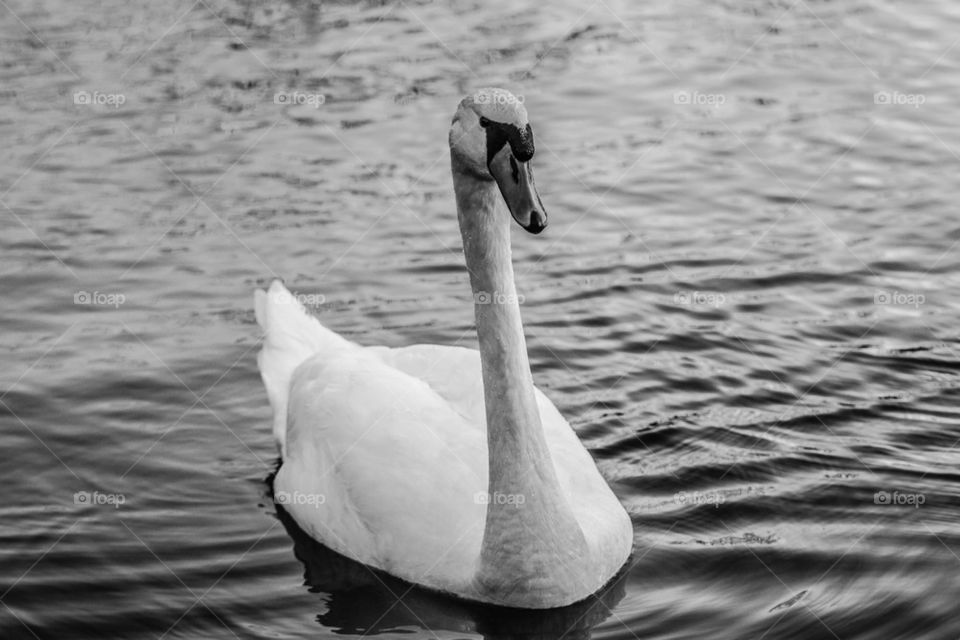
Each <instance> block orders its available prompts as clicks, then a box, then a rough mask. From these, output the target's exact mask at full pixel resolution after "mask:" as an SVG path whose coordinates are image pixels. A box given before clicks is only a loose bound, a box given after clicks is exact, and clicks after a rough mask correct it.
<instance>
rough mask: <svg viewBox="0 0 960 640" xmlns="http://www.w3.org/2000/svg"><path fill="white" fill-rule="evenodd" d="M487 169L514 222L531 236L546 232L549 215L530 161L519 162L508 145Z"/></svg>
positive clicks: (494, 157)
mask: <svg viewBox="0 0 960 640" xmlns="http://www.w3.org/2000/svg"><path fill="white" fill-rule="evenodd" d="M488 167H489V169H490V173H491V174H492V175H493V179H494V180H496V181H497V185H498V186H499V187H500V193H501V194H502V195H503V199H504V200H505V201H506V202H507V207H508V208H509V209H510V215H512V216H513V219H514V220H516V221H517V223H518V224H519V225H520V226H521V227H523V228H524V229H526V230H527V231H529V232H530V233H540V232H541V231H543V230H544V229H545V228H546V227H547V212H546V210H545V209H544V208H543V203H542V202H540V194H539V193H537V186H536V185H535V184H534V182H533V168H532V167H531V166H530V162H520V161H519V160H517V159H516V157H514V155H513V152H512V151H511V149H510V145H508V144H505V145H503V148H502V149H500V151H498V152H497V154H496V155H494V156H493V158H491V159H490V162H489V164H488Z"/></svg>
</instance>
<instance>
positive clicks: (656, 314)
mask: <svg viewBox="0 0 960 640" xmlns="http://www.w3.org/2000/svg"><path fill="white" fill-rule="evenodd" d="M0 5H2V6H0V16H2V17H0V52H2V53H0V79H2V80H0V132H2V139H3V145H2V161H0V229H2V233H0V274H2V275H0V300H2V302H3V304H2V306H0V354H2V364H3V366H2V367H0V425H2V427H0V447H2V451H3V459H4V460H3V464H2V465H0V485H2V487H3V489H2V491H3V494H2V495H3V498H2V501H0V513H2V517H0V605H2V606H0V637H3V638H5V639H7V638H39V639H43V640H46V639H47V638H55V639H61V638H70V639H73V638H91V639H93V638H96V639H102V638H125V639H126V638H154V639H159V638H167V639H174V638H242V639H244V640H245V639H248V638H317V637H330V638H332V637H345V636H346V637H352V636H361V635H377V636H379V637H384V638H400V637H403V638H411V637H413V638H425V639H426V638H440V639H443V640H446V639H448V638H450V639H452V638H458V639H459V638H481V637H486V638H506V637H509V638H559V637H566V638H588V637H593V638H597V639H600V638H604V639H606V638H643V639H646V638H657V639H666V638H670V639H680V638H714V639H716V638H731V639H733V638H803V639H810V638H838V639H848V638H850V639H854V638H855V639H867V638H877V639H884V640H887V639H890V638H912V639H920V638H931V639H941V638H943V639H949V638H953V639H955V638H957V637H958V636H960V615H958V614H957V602H958V601H960V515H958V514H960V499H958V492H960V449H958V443H960V409H958V402H960V355H958V353H960V328H958V327H960V323H958V313H960V296H958V291H960V289H958V287H960V259H958V258H960V215H958V209H957V204H956V203H957V202H958V198H960V181H958V179H957V176H958V175H960V127H958V126H957V114H958V103H960V64H958V63H960V36H958V34H960V5H957V4H956V3H952V2H948V1H947V0H935V1H927V2H923V1H921V2H916V3H894V2H889V1H882V0H880V1H875V2H862V1H854V2H848V3H835V2H823V1H813V0H794V1H771V2H750V3H738V2H732V1H727V0H724V1H722V2H707V1H705V0H684V1H678V2H669V3H668V2H647V3H629V2H625V1H616V0H598V1H597V2H595V3H591V2H586V3H579V2H572V1H568V2H559V3H551V4H550V5H549V6H545V5H543V4H541V3H536V2H529V1H520V2H516V1H515V2H501V1H495V2H491V3H479V2H477V3H471V2H461V1H459V0H457V1H454V2H435V3H431V2H398V3H394V2H383V3H379V2H369V3H313V2H307V1H305V0H298V1H294V0H289V1H279V0H271V1H268V2H252V1H244V0H198V1H196V2H194V1H193V0H187V1H175V2H160V3H157V2H144V1H142V0H138V1H134V2H119V1H114V2H111V1H106V0H105V1H97V2H92V1H86V0H73V1H70V2H67V1H65V0H37V1H30V0H6V1H5V2H3V3H0ZM486 85H500V86H504V87H506V88H509V89H511V90H512V91H514V93H516V94H517V95H518V96H521V97H522V98H523V99H524V101H525V104H526V106H527V109H528V111H529V112H530V116H531V121H532V123H533V127H534V130H535V133H536V136H537V155H536V158H535V159H534V165H535V168H536V177H537V181H538V185H539V187H540V191H541V194H542V197H543V201H544V204H545V206H546V207H547V210H548V211H549V213H550V227H549V228H548V229H547V230H546V231H545V232H544V233H543V234H542V235H540V236H536V237H534V236H529V235H527V234H525V233H523V231H522V230H520V229H519V228H518V229H515V233H514V258H515V265H516V271H517V277H518V288H519V291H520V292H521V294H522V295H523V296H524V301H523V306H522V312H523V316H524V321H525V327H526V333H527V336H528V344H529V349H530V356H531V363H532V367H533V374H534V379H535V381H536V382H537V384H539V385H540V386H541V387H542V388H543V389H544V390H545V392H546V393H547V394H548V395H549V396H550V397H551V399H552V400H553V401H554V402H555V403H556V404H557V406H558V407H559V408H560V409H561V411H562V412H563V413H564V414H565V415H566V416H567V418H568V419H569V420H570V422H571V425H572V426H573V427H574V428H575V429H576V431H577V433H578V435H579V436H580V438H581V439H582V440H583V442H584V443H585V445H586V446H587V447H588V448H589V450H590V452H591V453H592V455H593V456H594V458H595V459H596V461H597V464H598V466H599V467H600V469H601V471H602V472H603V473H604V475H605V476H606V477H607V478H608V479H609V480H610V483H611V486H612V487H613V488H614V490H615V492H616V493H617V495H618V496H619V497H620V498H621V500H622V501H623V503H624V504H625V505H626V507H627V509H628V511H629V512H630V515H631V517H632V519H633V523H634V531H635V549H634V554H633V557H632V559H631V561H630V563H629V565H628V567H627V568H626V570H625V571H624V573H623V574H622V575H621V576H620V577H619V578H618V579H617V581H615V582H614V583H613V584H612V585H611V586H610V587H609V588H608V589H607V590H606V591H605V592H604V593H603V594H601V597H599V598H597V599H591V600H589V601H587V602H586V603H585V604H584V605H582V606H580V607H573V608H571V609H565V610H559V611H551V612H541V613H531V612H526V613H524V612H515V611H505V610H496V609H491V608H489V607H478V606H473V605H468V604H464V603H461V602H456V601H452V600H449V599H445V598H441V597H438V596H435V595H433V594H430V593H427V592H424V591H421V590H419V589H411V588H410V587H409V586H408V585H404V584H402V583H397V582H396V581H393V580H391V579H389V578H386V577H384V576H380V575H376V574H373V573H371V572H369V571H367V570H366V569H365V568H364V567H362V566H358V565H355V564H353V563H351V562H349V561H347V560H345V559H343V558H340V557H338V556H335V555H333V554H332V553H330V552H329V551H326V550H325V549H324V548H322V547H321V546H319V545H318V544H315V543H313V542H312V541H311V540H309V538H306V537H305V536H304V534H303V533H302V532H300V531H298V530H297V529H296V527H295V526H293V525H292V524H291V523H290V521H289V519H288V518H286V517H285V516H284V514H283V512H282V509H278V508H277V507H276V506H275V505H274V503H273V500H272V497H271V489H270V477H271V474H272V473H273V472H274V470H275V469H276V466H277V463H278V457H277V453H276V449H275V447H274V444H273V441H272V436H271V432H270V420H271V414H270V410H269V407H268V404H267V398H266V394H265V393H264V391H263V388H262V384H261V382H260V379H259V374H258V372H257V367H256V353H257V351H258V349H259V341H260V332H259V329H258V327H257V325H256V323H255V320H254V317H253V309H252V300H253V290H254V289H256V288H258V287H263V286H265V285H267V284H268V283H269V281H270V280H271V279H273V278H275V277H279V278H283V279H284V280H285V282H286V283H287V284H288V286H289V287H290V288H291V289H292V290H294V291H295V292H297V293H299V294H302V295H303V296H304V299H306V300H307V301H308V302H310V303H311V307H312V309H313V310H314V311H315V313H316V314H317V315H318V316H319V317H320V319H321V320H322V322H324V323H325V324H326V325H327V326H329V327H331V328H333V329H335V330H337V331H339V332H341V333H342V334H343V335H345V336H347V337H349V338H350V339H353V340H356V341H358V342H360V343H363V344H386V345H393V346H401V345H409V344H416V343H424V342H435V343H442V344H461V345H464V346H471V347H475V346H476V337H475V334H474V332H473V308H472V297H471V295H470V290H469V285H468V281H467V275H466V271H465V269H464V267H463V255H462V251H461V247H460V237H459V232H458V229H457V225H456V215H455V209H454V203H453V196H452V188H451V179H450V174H449V158H448V153H447V141H446V132H447V128H448V127H449V123H450V118H451V117H452V115H453V112H454V110H455V108H456V105H457V102H458V101H459V99H460V98H461V97H462V96H463V95H465V94H467V93H470V92H471V91H472V90H473V89H475V88H477V87H481V86H486Z"/></svg>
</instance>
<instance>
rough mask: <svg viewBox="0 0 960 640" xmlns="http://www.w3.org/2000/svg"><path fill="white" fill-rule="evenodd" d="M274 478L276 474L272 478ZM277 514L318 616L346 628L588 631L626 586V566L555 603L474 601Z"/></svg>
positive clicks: (498, 635)
mask: <svg viewBox="0 0 960 640" xmlns="http://www.w3.org/2000/svg"><path fill="white" fill-rule="evenodd" d="M267 483H268V485H270V486H271V488H272V485H273V476H272V474H271V476H270V477H269V478H267ZM277 517H278V518H279V519H280V522H281V523H282V524H283V526H284V528H286V530H287V533H288V534H289V535H290V537H291V538H293V552H294V554H295V555H296V556H297V559H298V560H300V562H302V563H303V566H304V581H305V583H306V584H307V586H309V587H310V590H311V591H316V592H323V593H325V594H327V597H326V599H325V600H326V611H325V612H324V613H321V614H319V615H317V621H318V622H319V623H320V624H322V625H324V626H325V627H328V628H330V629H333V630H334V631H335V632H336V633H340V634H356V635H375V634H380V633H387V632H391V631H397V630H401V629H403V630H409V629H411V628H417V629H423V630H426V631H455V632H460V633H476V634H481V635H482V636H483V637H484V638H486V639H487V640H495V639H506V638H510V639H512V640H522V639H533V638H537V639H538V640H540V639H542V638H553V637H563V638H565V639H569V640H577V639H582V640H586V639H587V638H589V637H590V633H591V630H592V629H593V628H594V627H595V626H597V625H598V624H600V623H601V622H603V621H604V620H605V619H607V618H608V617H609V616H610V614H611V610H612V609H613V608H614V607H615V606H617V604H618V603H619V602H620V600H621V599H623V597H624V594H625V582H626V578H627V575H628V574H627V572H626V571H621V572H620V574H619V575H617V576H616V577H615V578H614V579H613V580H611V581H610V582H609V583H608V584H607V585H606V586H605V587H604V588H603V589H602V590H600V591H599V592H597V593H596V594H594V595H593V596H592V597H589V598H587V599H586V600H582V601H580V602H578V603H576V604H572V605H569V606H566V607H560V608H557V609H539V610H536V609H511V608H507V607H500V606H496V605H489V604H481V603H477V602H469V601H467V600H461V599H458V598H454V597H451V596H446V595H443V594H440V593H436V592H433V591H430V590H428V589H424V588H421V587H418V586H416V585H413V584H410V583H409V582H405V581H403V580H400V579H398V578H395V577H393V576H391V575H389V574H387V573H384V572H382V571H378V570H376V569H374V568H372V567H369V566H366V565H363V564H360V563H359V562H356V561H354V560H351V559H350V558H347V557H346V556H342V555H340V554H339V553H337V552H335V551H333V550H331V549H330V548H328V547H325V546H324V545H322V544H320V543H319V542H317V541H316V540H314V539H313V538H311V537H310V536H309V535H307V534H306V533H305V532H304V531H303V530H302V529H301V528H300V527H299V526H297V523H296V522H294V520H293V518H291V517H290V515H289V514H288V513H287V512H286V511H285V510H284V509H283V507H282V506H280V505H277Z"/></svg>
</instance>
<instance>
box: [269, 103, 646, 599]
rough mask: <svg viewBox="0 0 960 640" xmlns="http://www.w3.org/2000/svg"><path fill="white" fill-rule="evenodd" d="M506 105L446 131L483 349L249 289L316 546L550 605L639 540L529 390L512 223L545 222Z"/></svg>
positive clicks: (443, 583)
mask: <svg viewBox="0 0 960 640" xmlns="http://www.w3.org/2000/svg"><path fill="white" fill-rule="evenodd" d="M507 97H509V98H512V96H510V94H508V93H506V92H503V91H501V90H483V91H481V92H478V94H475V95H474V96H472V97H470V98H466V99H464V101H463V102H461V104H460V108H459V109H458V112H457V116H456V117H455V118H454V124H453V127H452V129H451V157H452V165H453V173H454V185H455V191H456V194H457V204H458V217H459V221H460V226H461V232H462V235H463V239H464V253H465V256H466V258H467V267H468V270H469V271H470V276H471V286H472V288H473V289H474V293H475V296H476V294H478V293H482V292H487V293H496V294H497V298H496V299H497V301H493V302H489V303H483V302H478V304H476V305H475V311H476V315H477V329H478V337H479V341H480V351H475V350H472V349H466V348H461V347H452V346H440V345H415V346H409V347H403V348H390V347H383V346H368V347H365V346H360V345H358V344H355V343H353V342H351V341H348V340H346V339H344V338H343V337H341V336H339V335H337V334H336V333H334V332H333V331H330V330H329V329H327V328H325V327H323V326H322V325H321V324H320V322H319V321H318V320H317V319H316V318H314V317H312V316H310V315H309V314H307V312H306V311H305V309H304V308H303V307H302V306H301V305H300V304H299V302H298V301H297V300H296V299H295V298H294V297H293V296H292V295H291V294H290V293H289V292H288V291H287V289H286V288H285V287H284V286H283V284H281V283H280V282H279V281H274V282H273V283H272V284H271V286H270V287H269V289H268V290H267V291H257V292H256V299H255V307H256V315H257V321H258V323H259V324H260V326H261V327H262V328H263V330H264V333H265V336H266V337H265V341H264V346H263V350H262V351H261V353H260V355H259V359H258V363H259V367H260V371H261V375H262V378H263V380H264V384H265V386H266V389H267V394H268V397H269V399H270V403H271V405H272V407H273V410H274V425H273V430H274V436H275V438H276V441H277V443H278V446H279V448H280V451H281V456H282V464H281V467H280V469H279V471H278V472H277V475H276V478H275V480H274V492H275V496H276V497H277V500H278V502H280V503H281V504H283V506H284V508H285V509H286V510H287V511H288V512H289V513H290V515H291V516H292V517H293V519H294V520H295V521H296V522H297V524H299V525H300V527H301V528H302V529H304V530H305V531H306V532H307V533H308V534H309V535H310V536H311V537H313V538H315V539H317V540H319V541H320V542H322V543H323V544H325V545H327V546H328V547H330V548H332V549H333V550H334V551H337V552H339V553H341V554H343V555H346V556H348V557H350V558H353V559H354V560H357V561H359V562H362V563H364V564H367V565H370V566H372V567H376V568H378V569H381V570H383V571H386V572H388V573H390V574H392V575H395V576H397V577H399V578H403V579H405V580H407V581H409V582H413V583H416V584H420V585H423V586H426V587H429V588H432V589H436V590H440V591H445V592H449V593H452V594H455V595H457V596H460V597H464V598H469V599H472V600H478V601H482V602H489V603H495V604H500V605H505V606H515V607H524V608H536V609H543V608H550V607H558V606H563V605H567V604H571V603H573V602H576V601H578V600H581V599H583V598H585V597H587V596H589V595H590V594H592V593H594V592H596V591H597V590H598V589H600V588H601V587H602V586H603V585H604V584H605V583H606V582H607V581H608V580H609V579H610V578H612V577H613V576H614V575H615V574H616V573H617V571H618V570H619V569H620V568H621V567H622V565H623V564H624V562H625V561H626V559H627V557H628V556H629V554H630V550H631V548H632V540H633V531H632V526H631V523H630V519H629V517H628V516H627V514H626V512H625V511H624V509H623V507H622V506H621V505H620V503H619V501H618V500H617V498H616V497H615V496H614V494H613V492H612V491H611V490H610V488H609V487H608V486H607V484H606V482H605V481H604V480H603V478H602V477H601V475H600V473H599V471H598V470H597V468H596V465H595V464H594V462H593V460H592V458H591V457H590V455H589V454H588V453H587V451H586V449H584V447H583V445H582V444H581V443H580V441H579V439H578V438H577V436H576V434H575V433H574V431H573V430H572V429H571V427H570V426H569V424H568V423H567V422H566V420H564V418H563V416H562V415H561V414H560V412H559V411H558V410H557V409H556V407H554V405H553V404H552V403H551V402H550V400H549V399H548V398H547V397H546V396H545V395H544V394H543V393H542V392H541V391H540V390H539V389H537V388H536V387H535V386H534V385H533V381H532V377H531V374H530V369H529V363H528V361H527V354H526V346H525V341H524V337H523V333H522V328H521V325H520V317H519V307H518V305H517V304H516V302H515V301H516V295H515V293H516V292H515V288H514V285H513V271H512V265H511V263H510V251H509V248H510V245H509V219H510V216H511V215H512V216H513V217H514V219H516V220H517V221H518V222H519V223H520V224H521V225H522V226H524V228H526V229H527V230H530V231H533V232H535V233H536V232H539V231H540V230H542V228H543V226H545V223H546V214H545V212H543V210H542V205H541V204H540V202H539V197H538V196H537V195H536V192H535V189H534V187H533V183H532V174H529V166H528V165H527V163H528V161H529V159H530V156H532V133H531V132H530V128H529V125H528V124H527V123H526V122H525V120H526V113H525V111H523V107H522V105H519V103H517V102H516V100H515V99H514V100H513V102H512V103H511V102H509V101H507V102H506V103H505V102H504V100H508V98H507ZM496 98H499V99H496ZM505 105H506V108H504V106H505ZM523 125H527V126H526V127H523ZM490 127H498V128H501V127H502V130H500V131H495V132H491V131H489V130H487V131H485V129H489V128H490ZM518 132H519V133H518ZM525 136H526V137H525ZM491 138H493V140H492V142H491ZM527 138H529V139H527ZM525 145H526V146H525ZM527 147H529V149H528V148H527ZM498 175H499V176H500V177H502V178H504V181H505V182H507V183H508V184H501V183H500V182H501V181H500V180H499V179H497V176H498ZM527 178H528V179H529V180H528V181H527ZM498 186H499V191H498V189H497V187H498ZM505 205H507V206H505ZM508 207H509V210H508ZM511 294H512V298H511ZM477 299H478V300H482V298H477ZM500 300H506V302H505V303H503V304H501V303H500V302H499V301H500Z"/></svg>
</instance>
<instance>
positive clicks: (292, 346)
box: [254, 280, 352, 452]
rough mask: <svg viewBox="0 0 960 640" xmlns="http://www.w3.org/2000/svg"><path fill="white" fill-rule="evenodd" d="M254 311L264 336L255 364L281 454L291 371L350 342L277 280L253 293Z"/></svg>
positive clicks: (285, 428)
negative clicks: (308, 310)
mask: <svg viewBox="0 0 960 640" xmlns="http://www.w3.org/2000/svg"><path fill="white" fill-rule="evenodd" d="M254 311H255V312H256V316H257V324H259V325H260V328H261V329H262V330H263V333H264V340H263V348H262V349H261V350H260V354H259V355H258V356H257V365H258V366H259V368H260V377H261V378H263V386H264V387H266V390H267V397H268V398H269V400H270V406H271V407H272V408H273V435H274V438H275V439H276V442H277V446H278V447H279V448H280V450H281V452H282V451H283V450H284V443H285V440H286V431H287V400H288V398H289V395H290V381H291V379H292V378H293V372H294V371H295V370H296V368H297V367H299V366H300V365H301V364H302V363H303V362H304V361H305V360H307V359H308V358H310V357H311V356H313V355H315V354H317V353H322V352H324V351H332V350H335V349H338V348H342V347H345V346H349V345H351V344H352V343H351V342H349V341H348V340H346V339H344V338H342V337H340V336H339V335H337V334H336V333H334V332H333V331H331V330H330V329H327V328H326V327H324V326H323V325H322V324H320V321H319V320H317V319H316V318H315V317H313V316H312V315H310V314H309V313H307V310H306V309H305V308H304V307H303V305H302V304H301V303H300V301H299V300H297V298H296V297H295V296H294V295H293V294H291V293H290V291H288V290H287V288H286V287H285V286H283V283H282V282H280V281H279V280H274V281H273V282H272V283H271V284H270V288H269V289H267V290H266V291H263V290H260V289H258V290H257V291H255V292H254Z"/></svg>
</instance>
